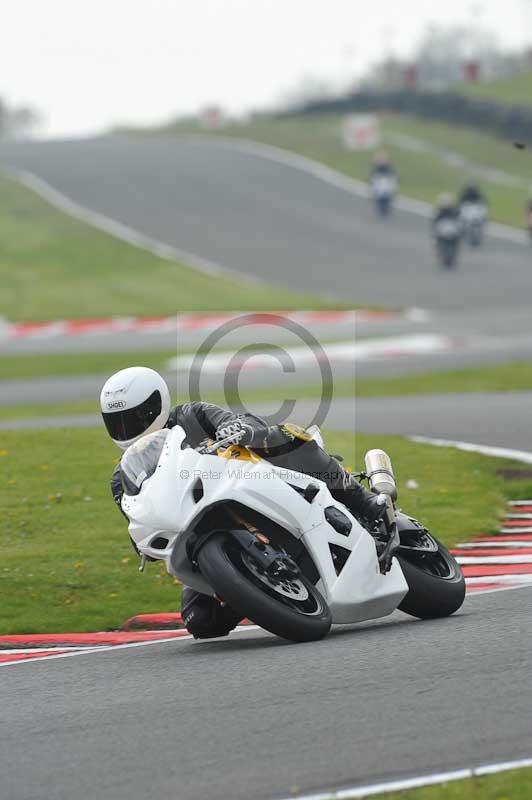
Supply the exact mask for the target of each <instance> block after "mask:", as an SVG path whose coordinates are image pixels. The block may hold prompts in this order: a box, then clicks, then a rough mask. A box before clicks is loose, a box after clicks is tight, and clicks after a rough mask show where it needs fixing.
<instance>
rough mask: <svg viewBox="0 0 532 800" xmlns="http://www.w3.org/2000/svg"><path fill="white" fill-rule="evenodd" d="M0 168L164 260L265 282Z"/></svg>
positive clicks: (33, 178) (12, 169) (56, 204)
mask: <svg viewBox="0 0 532 800" xmlns="http://www.w3.org/2000/svg"><path fill="white" fill-rule="evenodd" d="M2 170H3V171H4V172H5V174H6V175H7V176H8V177H10V178H11V179H13V180H15V181H17V182H18V183H21V184H22V185H23V186H25V187H26V188H27V189H30V190H31V191H32V192H34V193H35V194H37V195H38V196H39V197H41V198H42V199H43V200H45V201H46V202H47V203H49V204H50V205H52V206H54V208H57V209H58V210H59V211H62V212H63V213H65V214H68V215H69V216H70V217H73V218H74V219H77V220H79V221H80V222H84V223H85V224H86V225H90V226H91V227H92V228H96V229H98V230H101V231H104V232H105V233H107V234H109V235H111V236H114V237H115V239H120V240H122V241H124V242H127V244H130V245H133V246H134V247H138V248H140V249H141V250H146V251H147V252H149V253H151V254H152V255H155V256H158V257H159V258H162V259H164V260H165V261H175V262H180V263H181V264H183V265H184V266H186V267H189V268H190V269H194V270H196V271H197V272H203V273H205V274H207V275H211V276H216V277H220V276H222V277H224V276H225V277H227V278H230V279H232V280H235V279H237V280H239V281H242V280H244V281H246V282H248V283H251V284H264V281H263V280H262V279H261V278H259V277H258V276H255V275H249V274H247V273H245V272H240V271H239V270H236V269H231V268H230V267H226V266H224V265H222V264H219V263H218V262H216V261H212V260H211V259H208V258H204V257H203V256H199V255H197V254H196V253H189V252H188V251H186V250H181V249H180V248H178V247H174V246H173V245H169V244H167V243H166V242H162V241H160V240H159V239H154V238H153V237H151V236H148V235H146V234H144V233H141V232H140V231H137V230H136V229H135V228H132V227H131V226H129V225H126V224H124V223H122V222H119V221H118V220H115V219H113V218H112V217H108V216H107V215H105V214H101V213H100V212H99V211H93V210H92V209H90V208H87V206H84V205H82V204H81V203H77V202H76V201H75V200H72V199H71V198H70V197H68V196H67V195H65V194H63V192H61V191H59V190H58V189H55V188H54V187H53V186H52V185H51V184H49V183H48V182H47V181H45V180H43V179H42V178H40V177H39V176H38V175H36V174H35V173H33V172H30V171H29V170H23V169H18V168H16V167H8V166H5V165H4V166H2Z"/></svg>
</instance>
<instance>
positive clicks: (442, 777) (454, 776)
mask: <svg viewBox="0 0 532 800" xmlns="http://www.w3.org/2000/svg"><path fill="white" fill-rule="evenodd" d="M525 767H532V758H521V759H518V760H516V761H501V762H499V763H497V764H482V765H480V766H478V767H464V768H463V769H458V770H453V771H452V772H435V773H433V774H431V775H419V776H415V777H412V778H403V779H399V780H394V781H386V782H383V783H374V784H371V785H369V786H353V787H352V788H348V789H340V790H338V791H333V792H321V793H319V794H306V795H296V796H294V795H292V796H291V798H283V800H356V798H362V797H371V796H372V795H376V794H387V793H389V792H401V791H404V790H406V789H417V788H420V787H422V786H434V785H435V784H438V783H447V782H450V781H459V780H464V779H465V778H478V777H482V776H485V775H494V774H496V773H498V772H508V771H509V770H512V769H523V768H525Z"/></svg>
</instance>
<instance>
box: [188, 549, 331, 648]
mask: <svg viewBox="0 0 532 800" xmlns="http://www.w3.org/2000/svg"><path fill="white" fill-rule="evenodd" d="M198 564H199V567H200V569H201V572H202V574H203V575H204V576H205V578H206V579H207V580H208V581H209V583H210V584H211V586H212V587H213V589H214V590H215V592H216V594H217V595H218V596H219V597H221V598H222V599H223V600H224V601H225V602H226V603H228V605H230V606H231V608H233V609H235V611H237V612H238V613H240V614H242V616H244V617H248V618H249V619H251V620H252V621H253V622H254V623H255V624H256V625H260V627H261V628H265V629H266V630H267V631H270V633H273V634H275V635H276V636H280V637H281V638H283V639H288V640H289V641H292V642H313V641H316V640H317V639H323V637H324V636H326V635H327V634H328V633H329V630H330V627H331V624H332V618H331V612H330V610H329V607H328V605H327V603H326V602H325V600H324V599H323V597H322V596H321V594H320V593H319V592H318V590H317V589H316V588H315V586H313V584H312V583H310V581H308V580H307V579H306V578H305V577H304V576H301V577H300V578H299V580H298V584H300V595H301V596H302V597H304V596H305V595H307V599H304V600H302V601H301V602H299V600H298V599H297V597H296V598H294V599H291V598H290V597H288V596H287V595H286V594H285V595H283V594H279V593H277V592H276V591H275V588H274V587H273V586H272V585H269V584H268V582H267V581H265V580H264V579H263V578H261V577H260V576H259V575H258V572H256V571H255V570H254V568H253V565H252V562H251V561H250V557H249V556H248V555H247V554H246V553H245V551H243V550H242V548H240V546H239V545H238V543H237V542H236V541H235V540H234V539H232V538H231V536H230V535H224V534H223V533H221V534H217V535H215V536H213V537H212V538H211V539H209V540H208V541H207V542H206V543H205V544H204V545H203V547H202V549H201V551H200V552H199V554H198Z"/></svg>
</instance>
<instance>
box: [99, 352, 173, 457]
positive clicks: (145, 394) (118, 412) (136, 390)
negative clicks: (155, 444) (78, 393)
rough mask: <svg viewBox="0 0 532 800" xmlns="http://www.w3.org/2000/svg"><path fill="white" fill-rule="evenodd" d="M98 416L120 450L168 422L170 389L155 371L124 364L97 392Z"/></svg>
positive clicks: (158, 429)
mask: <svg viewBox="0 0 532 800" xmlns="http://www.w3.org/2000/svg"><path fill="white" fill-rule="evenodd" d="M100 407H101V409H102V417H103V421H104V422H105V427H106V428H107V432H108V433H109V436H110V437H111V439H112V440H113V442H115V444H117V445H118V446H119V447H121V448H122V450H126V448H128V447H129V445H130V444H133V442H136V441H137V439H140V438H141V437H142V436H144V435H145V434H147V433H152V431H160V430H161V428H164V426H165V425H166V423H167V422H168V416H169V414H170V392H169V391H168V386H167V385H166V383H165V381H164V380H163V378H161V376H160V375H159V373H158V372H155V370H153V369H149V368H148V367H128V369H122V370H120V372H116V373H115V374H114V375H112V376H111V377H110V378H109V379H108V380H107V381H106V382H105V384H104V387H103V389H102V392H101V395H100Z"/></svg>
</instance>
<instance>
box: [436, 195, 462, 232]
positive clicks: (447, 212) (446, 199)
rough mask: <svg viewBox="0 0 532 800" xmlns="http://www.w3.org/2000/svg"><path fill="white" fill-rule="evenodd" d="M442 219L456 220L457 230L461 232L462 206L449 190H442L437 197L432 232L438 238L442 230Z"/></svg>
mask: <svg viewBox="0 0 532 800" xmlns="http://www.w3.org/2000/svg"><path fill="white" fill-rule="evenodd" d="M442 220H450V221H453V222H456V223H457V224H456V231H457V232H458V234H459V233H460V231H461V223H460V207H459V206H458V205H457V203H456V201H455V199H454V197H453V196H452V194H450V193H449V192H442V193H441V194H440V195H438V197H437V198H436V208H435V209H434V216H433V218H432V232H433V234H434V236H435V237H436V238H438V233H439V230H440V227H439V223H440V222H441V221H442Z"/></svg>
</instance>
